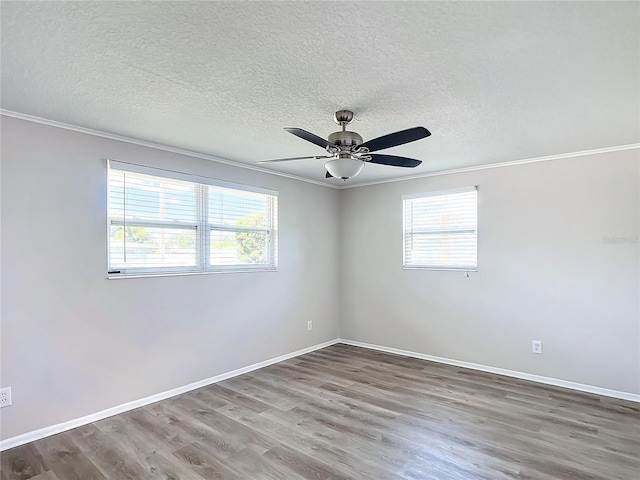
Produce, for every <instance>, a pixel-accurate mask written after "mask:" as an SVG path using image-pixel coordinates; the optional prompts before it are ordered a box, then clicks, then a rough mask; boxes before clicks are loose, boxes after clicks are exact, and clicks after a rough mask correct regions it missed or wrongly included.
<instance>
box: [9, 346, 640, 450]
mask: <svg viewBox="0 0 640 480" xmlns="http://www.w3.org/2000/svg"><path fill="white" fill-rule="evenodd" d="M336 343H344V344H345V345H352V346H354V347H362V348H368V349H370V350H378V351H380V352H387V353H393V354H396V355H403V356H405V357H413V358H420V359H422V360H428V361H431V362H437V363H444V364H447V365H454V366H456V367H463V368H470V369H472V370H480V371H482V372H488V373H495V374H498V375H505V376H507V377H514V378H520V379H523V380H530V381H532V382H537V383H543V384H546V385H554V386H556V387H564V388H569V389H571V390H579V391H581V392H588V393H595V394H597V395H603V396H605V397H613V398H619V399H622V400H630V401H632V402H640V395H638V394H635V393H627V392H620V391H617V390H609V389H606V388H600V387H595V386H593V385H584V384H582V383H575V382H569V381H567V380H559V379H557V378H550V377H543V376H541V375H533V374H530V373H523V372H516V371H514V370H506V369H504V368H497V367H489V366H487V365H479V364H477V363H470V362H462V361H459V360H452V359H450V358H443V357H436V356H433V355H427V354H425V353H418V352H411V351H409V350H400V349H397V348H391V347H384V346H382V345H374V344H371V343H363V342H356V341H354V340H348V339H345V338H337V339H335V340H329V341H328V342H324V343H319V344H317V345H313V346H311V347H307V348H303V349H301V350H297V351H295V352H291V353H287V354H285V355H280V356H279V357H275V358H271V359H269V360H265V361H263V362H258V363H254V364H253V365H249V366H246V367H242V368H239V369H237V370H233V371H231V372H227V373H222V374H220V375H216V376H215V377H210V378H205V379H204V380H200V381H198V382H195V383H190V384H189V385H184V386H182V387H178V388H174V389H171V390H167V391H166V392H162V393H158V394H156V395H151V396H150V397H145V398H141V399H139V400H134V401H132V402H128V403H124V404H122V405H118V406H115V407H111V408H108V409H106V410H102V411H100V412H96V413H92V414H91V415H86V416H84V417H80V418H76V419H75V420H69V421H68V422H63V423H58V424H56V425H51V426H49V427H45V428H41V429H38V430H34V431H32V432H27V433H23V434H22V435H17V436H15V437H11V438H7V439H6V440H2V441H0V451H3V450H7V449H9V448H13V447H18V446H20V445H24V444H25V443H29V442H33V441H35V440H39V439H41V438H44V437H48V436H50V435H55V434H57V433H62V432H66V431H67V430H71V429H73V428H77V427H81V426H83V425H87V424H89V423H93V422H97V421H98V420H102V419H104V418H107V417H111V416H113V415H117V414H119V413H124V412H127V411H129V410H133V409H135V408H139V407H144V406H146V405H149V404H151V403H155V402H159V401H160V400H164V399H166V398H170V397H174V396H176V395H180V394H182V393H186V392H189V391H191V390H195V389H197V388H201V387H206V386H207V385H211V384H214V383H217V382H221V381H222V380H226V379H228V378H231V377H236V376H238V375H242V374H244V373H249V372H252V371H254V370H258V369H259V368H263V367H267V366H269V365H273V364H274V363H279V362H282V361H284V360H288V359H290V358H294V357H298V356H300V355H304V354H305V353H310V352H313V351H315V350H319V349H321V348H325V347H329V346H331V345H335V344H336Z"/></svg>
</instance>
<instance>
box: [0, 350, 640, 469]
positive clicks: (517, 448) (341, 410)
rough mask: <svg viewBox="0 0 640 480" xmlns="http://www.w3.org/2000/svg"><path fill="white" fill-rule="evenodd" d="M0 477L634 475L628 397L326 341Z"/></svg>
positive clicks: (8, 464)
mask: <svg viewBox="0 0 640 480" xmlns="http://www.w3.org/2000/svg"><path fill="white" fill-rule="evenodd" d="M1 471H2V473H1V477H2V480H10V479H37V480H45V479H47V480H72V479H82V480H89V479H105V478H107V479H203V478H204V479H218V478H225V479H226V478H240V479H278V480H282V479H314V480H318V479H398V478H417V479H437V480H446V479H474V480H475V479H490V480H497V479H504V478H519V479H584V480H589V479H603V480H614V479H621V480H632V479H638V478H640V405H639V404H637V403H632V402H626V401H622V400H614V399H610V398H605V397H598V396H596V395H590V394H585V393H579V392H574V391H570V390H565V389H561V388H555V387H550V386H544V385H539V384H534V383H530V382H526V381H523V380H517V379H513V378H507V377H501V376H499V375H493V374H488V373H482V372H477V371H473V370H466V369H462V368H458V367H452V366H447V365H440V364H435V363H430V362H426V361H423V360H417V359H413V358H407V357H401V356H396V355H389V354H386V353H379V352H374V351H371V350H365V349H361V348H356V347H351V346H346V345H335V346H332V347H329V348H325V349H323V350H319V351H316V352H313V353H310V354H307V355H303V356H300V357H297V358H294V359H292V360H287V361H285V362H282V363H279V364H277V365H272V366H270V367H266V368H263V369H261V370H256V371H254V372H252V373H249V374H246V375H242V376H240V377H235V378H232V379H229V380H225V381H223V382H220V383H218V384H215V385H212V386H209V387H205V388H202V389H199V390H195V391H193V392H190V393H187V394H184V395H180V396H178V397H173V398H171V399H168V400H164V401H162V402H159V403H156V404H153V405H149V406H147V407H144V408H139V409H137V410H133V411H130V412H127V413H124V414H121V415H117V416H114V417H111V418H108V419H105V420H101V421H99V422H95V423H93V424H90V425H87V426H84V427H80V428H77V429H75V430H71V431H69V432H65V433H61V434H59V435H55V436H53V437H49V438H45V439H42V440H38V441H36V442H33V443H30V444H27V445H24V446H21V447H17V448H14V449H11V450H7V451H5V452H3V453H2V456H1Z"/></svg>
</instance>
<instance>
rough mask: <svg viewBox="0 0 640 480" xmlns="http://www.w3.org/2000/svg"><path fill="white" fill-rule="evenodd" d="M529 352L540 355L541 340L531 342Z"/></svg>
mask: <svg viewBox="0 0 640 480" xmlns="http://www.w3.org/2000/svg"><path fill="white" fill-rule="evenodd" d="M531 352H532V353H542V340H531Z"/></svg>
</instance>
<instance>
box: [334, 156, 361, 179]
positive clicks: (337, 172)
mask: <svg viewBox="0 0 640 480" xmlns="http://www.w3.org/2000/svg"><path fill="white" fill-rule="evenodd" d="M324 168H326V169H327V172H329V173H330V174H331V176H333V177H336V178H341V179H342V180H347V179H349V178H353V177H355V176H356V175H358V174H359V173H360V172H361V171H362V169H363V168H364V162H363V161H362V160H356V159H354V158H337V159H335V160H331V161H329V162H327V163H325V164H324Z"/></svg>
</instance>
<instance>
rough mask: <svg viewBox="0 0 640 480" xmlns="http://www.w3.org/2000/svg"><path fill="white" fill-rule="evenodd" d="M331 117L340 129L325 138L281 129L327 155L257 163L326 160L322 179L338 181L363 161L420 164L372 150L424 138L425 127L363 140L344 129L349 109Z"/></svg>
mask: <svg viewBox="0 0 640 480" xmlns="http://www.w3.org/2000/svg"><path fill="white" fill-rule="evenodd" d="M333 118H334V121H335V122H336V123H337V124H338V125H340V126H341V127H342V130H341V131H338V132H333V133H332V134H331V135H329V139H328V140H325V139H324V138H322V137H319V136H317V135H314V134H313V133H310V132H307V131H306V130H302V129H301V128H285V130H286V131H287V132H289V133H293V134H294V135H296V136H298V137H300V138H302V139H303V140H306V141H307V142H311V143H314V144H316V145H318V146H319V147H322V148H324V149H325V150H326V151H327V153H328V155H320V156H307V157H293V158H278V159H275V160H261V161H259V162H257V163H273V162H289V161H292V160H307V159H314V160H319V159H328V161H327V162H326V163H325V164H324V166H325V168H326V169H327V173H326V174H325V178H331V177H335V178H341V179H342V180H347V179H348V178H352V177H355V176H356V175H358V174H359V173H360V172H361V171H362V169H363V168H364V164H365V163H367V162H369V163H379V164H381V165H391V166H394V167H409V168H413V167H417V166H418V165H420V164H421V163H422V161H420V160H414V159H413V158H406V157H398V156H396V155H381V154H379V153H372V152H377V151H378V150H384V149H386V148H391V147H395V146H397V145H403V144H405V143H409V142H415V141H416V140H420V139H421V138H425V137H428V136H429V135H431V132H429V130H427V129H426V128H424V127H414V128H408V129H407V130H400V131H399V132H395V133H390V134H388V135H383V136H382V137H378V138H374V139H373V140H369V141H367V142H363V140H362V137H361V136H360V135H359V134H357V133H356V132H350V131H349V130H347V125H348V124H349V123H351V121H352V120H353V112H352V111H350V110H339V111H337V112H336V113H335V114H334V116H333Z"/></svg>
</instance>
